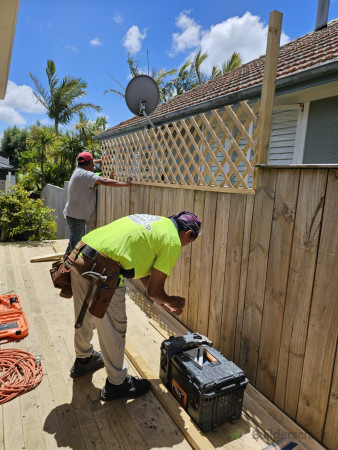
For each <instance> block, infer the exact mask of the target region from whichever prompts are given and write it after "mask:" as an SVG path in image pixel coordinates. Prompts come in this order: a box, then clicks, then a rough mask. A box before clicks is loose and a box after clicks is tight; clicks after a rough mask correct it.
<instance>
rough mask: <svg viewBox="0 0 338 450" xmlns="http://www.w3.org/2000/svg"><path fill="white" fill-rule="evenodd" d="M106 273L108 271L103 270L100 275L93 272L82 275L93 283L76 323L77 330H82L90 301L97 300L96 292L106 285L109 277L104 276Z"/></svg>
mask: <svg viewBox="0 0 338 450" xmlns="http://www.w3.org/2000/svg"><path fill="white" fill-rule="evenodd" d="M105 271H106V269H103V270H102V274H101V273H98V272H93V271H88V272H83V274H81V276H82V277H85V278H87V279H90V280H91V283H90V286H89V289H88V292H87V295H86V296H85V299H84V300H83V304H82V308H81V311H80V314H79V316H78V318H77V321H76V323H75V328H81V326H82V322H83V319H84V316H85V315H86V312H87V309H88V306H89V303H90V301H91V300H92V299H95V296H96V291H97V290H98V289H99V287H100V286H101V285H102V284H103V283H105V282H106V281H107V276H106V275H104V273H105Z"/></svg>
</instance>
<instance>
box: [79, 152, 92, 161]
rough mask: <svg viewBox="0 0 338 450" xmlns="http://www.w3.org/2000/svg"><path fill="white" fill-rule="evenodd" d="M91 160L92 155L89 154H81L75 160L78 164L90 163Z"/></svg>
mask: <svg viewBox="0 0 338 450" xmlns="http://www.w3.org/2000/svg"><path fill="white" fill-rule="evenodd" d="M92 159H94V158H93V155H92V154H91V153H89V152H82V153H80V154H79V155H78V157H77V160H78V161H79V162H86V161H91V160H92Z"/></svg>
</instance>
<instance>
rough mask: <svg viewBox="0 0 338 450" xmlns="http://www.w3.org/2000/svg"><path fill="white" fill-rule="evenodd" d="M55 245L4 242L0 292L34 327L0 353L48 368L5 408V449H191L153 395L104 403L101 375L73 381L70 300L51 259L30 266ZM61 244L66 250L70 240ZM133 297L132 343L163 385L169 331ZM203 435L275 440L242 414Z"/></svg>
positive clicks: (234, 444) (246, 444) (262, 443)
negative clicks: (56, 282)
mask: <svg viewBox="0 0 338 450" xmlns="http://www.w3.org/2000/svg"><path fill="white" fill-rule="evenodd" d="M53 244H54V243H53V242H52V241H51V242H43V243H38V244H37V243H28V242H25V243H3V244H0V294H5V293H16V294H17V295H19V297H20V299H21V301H22V304H23V310H24V311H25V313H26V315H27V319H28V322H29V327H30V329H29V335H28V336H27V337H26V338H25V339H23V340H22V341H21V342H17V343H12V344H1V348H18V349H22V350H26V351H28V352H30V353H32V354H34V355H36V354H40V355H41V356H42V364H43V369H44V376H43V380H42V382H41V383H40V385H39V386H38V387H37V388H36V389H34V390H32V391H30V392H28V393H26V394H24V395H22V396H21V397H19V398H16V399H14V400H12V401H10V402H7V403H5V404H4V405H2V406H0V418H1V420H2V427H1V432H0V450H2V449H4V448H6V449H10V450H12V449H13V450H14V449H19V448H26V449H39V450H40V449H66V448H72V449H76V450H83V449H123V450H128V449H130V450H135V449H140V450H142V449H149V450H150V449H152V450H153V449H169V448H171V449H178V450H181V449H182V450H186V449H189V448H191V445H190V443H189V440H188V439H187V438H186V436H185V435H184V434H183V433H182V432H181V430H180V429H179V427H178V426H177V425H176V424H175V422H174V420H173V419H172V418H171V417H170V415H169V414H168V412H167V410H166V409H165V408H164V407H163V405H162V404H161V403H160V401H159V400H158V399H157V397H156V396H155V395H154V392H152V391H150V392H149V393H148V394H146V395H145V396H143V397H139V398H137V399H134V400H124V399H120V400H117V401H114V402H110V403H104V402H101V401H100V399H99V393H100V389H101V388H102V386H103V384H104V382H105V378H106V373H105V370H104V369H102V370H99V371H97V372H95V373H94V374H88V375H86V376H84V377H82V378H80V379H78V380H72V379H71V378H70V376H69V369H70V367H71V365H72V363H73V361H74V348H73V330H74V313H73V304H72V300H69V299H63V298H61V297H59V296H58V291H57V290H55V289H54V288H53V286H52V283H51V280H50V275H49V269H50V267H51V261H46V262H44V261H42V262H34V263H31V262H30V261H31V259H32V258H34V257H41V256H43V255H46V254H50V253H51V252H53V248H54V251H57V248H56V247H55V246H54V247H53ZM57 245H59V247H58V248H61V251H62V250H63V247H65V245H66V241H60V242H58V243H57ZM130 297H131V296H130ZM130 297H128V298H127V314H128V330H127V341H128V342H129V343H130V344H131V345H133V346H134V348H136V349H137V352H139V354H140V355H141V357H142V359H143V360H144V361H145V364H146V365H147V366H148V367H150V368H151V371H152V374H153V378H154V380H155V381H156V383H158V372H159V358H160V343H161V341H162V340H163V339H164V337H163V335H162V334H161V330H162V333H163V330H164V328H161V327H157V326H153V325H152V322H153V323H154V322H155V320H154V318H153V319H151V320H150V317H149V311H147V314H146V313H145V312H144V311H143V309H142V308H140V305H139V304H137V303H135V301H133V300H132V299H131V298H130ZM156 324H157V325H158V322H156ZM93 340H94V347H95V348H99V345H98V338H97V334H96V333H94V339H93ZM133 363H135V361H131V360H130V359H128V358H127V357H126V364H127V366H128V367H129V372H130V373H131V374H134V375H139V373H138V371H137V370H136V368H135V366H134V365H133ZM167 395H170V394H167ZM178 406H179V405H178V404H177V409H178ZM258 431H259V433H258ZM204 436H205V438H206V439H207V440H208V442H209V444H210V447H211V448H212V447H214V448H217V449H222V448H225V449H234V450H239V449H245V450H247V449H252V450H256V449H257V450H262V449H263V448H265V447H266V446H267V445H269V444H270V443H271V442H272V439H271V436H269V435H268V434H266V433H264V432H263V431H262V429H261V428H260V427H258V426H257V422H256V421H255V420H253V418H252V417H251V416H250V415H248V414H246V413H245V412H243V415H242V417H241V419H239V420H238V421H237V422H236V424H234V425H230V424H223V425H222V426H220V427H219V429H218V430H217V432H215V433H212V432H210V433H206V434H205V435H204ZM318 448H319V447H318Z"/></svg>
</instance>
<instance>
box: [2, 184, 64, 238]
mask: <svg viewBox="0 0 338 450" xmlns="http://www.w3.org/2000/svg"><path fill="white" fill-rule="evenodd" d="M29 195H30V194H29V192H27V191H26V190H25V189H24V188H23V187H21V186H11V187H10V188H9V189H8V190H7V191H6V192H4V193H2V194H0V241H2V242H4V241H22V240H24V241H26V240H31V241H39V240H42V239H55V237H56V234H55V232H56V223H55V221H54V219H53V217H52V215H51V211H52V210H51V209H50V208H47V207H44V206H43V203H42V200H41V199H32V198H30V197H29Z"/></svg>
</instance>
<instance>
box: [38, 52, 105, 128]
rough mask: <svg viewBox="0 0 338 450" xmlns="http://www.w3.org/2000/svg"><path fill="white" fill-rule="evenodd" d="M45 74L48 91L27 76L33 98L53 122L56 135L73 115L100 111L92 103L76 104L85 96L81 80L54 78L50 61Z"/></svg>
mask: <svg viewBox="0 0 338 450" xmlns="http://www.w3.org/2000/svg"><path fill="white" fill-rule="evenodd" d="M46 74H47V79H48V87H49V90H46V89H45V88H44V87H43V86H42V84H41V83H40V81H39V80H38V79H37V78H36V77H35V76H34V75H33V74H31V73H30V74H29V75H30V77H31V79H32V80H33V82H34V85H35V92H34V95H35V97H36V98H37V99H38V101H39V102H40V103H41V104H42V105H43V106H44V107H45V108H46V110H47V115H48V117H50V118H51V119H53V120H54V127H55V133H56V134H58V133H59V124H62V125H66V124H68V123H69V122H70V120H71V119H72V117H73V115H74V114H78V113H79V112H81V111H84V110H86V109H89V108H91V109H95V111H101V108H100V107H99V106H96V105H93V104H92V103H78V102H77V100H78V99H79V98H81V97H83V96H85V95H87V91H86V90H85V89H86V88H87V83H86V82H85V81H84V80H83V79H82V78H75V77H71V76H66V77H64V78H63V79H62V80H61V81H60V80H59V79H58V77H57V76H56V69H55V63H54V61H52V60H50V59H49V60H48V61H47V68H46Z"/></svg>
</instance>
